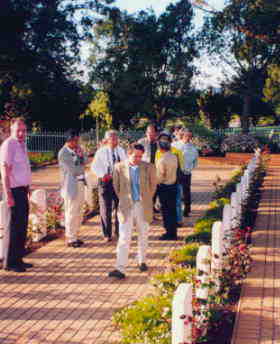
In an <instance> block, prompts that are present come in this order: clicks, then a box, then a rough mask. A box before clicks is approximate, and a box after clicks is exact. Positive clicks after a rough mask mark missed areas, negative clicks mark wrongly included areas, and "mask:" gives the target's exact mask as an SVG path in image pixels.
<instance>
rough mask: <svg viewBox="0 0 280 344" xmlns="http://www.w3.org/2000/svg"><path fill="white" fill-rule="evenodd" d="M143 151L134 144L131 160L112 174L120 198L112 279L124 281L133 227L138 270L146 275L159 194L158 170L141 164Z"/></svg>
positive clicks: (122, 164)
mask: <svg viewBox="0 0 280 344" xmlns="http://www.w3.org/2000/svg"><path fill="white" fill-rule="evenodd" d="M143 153H144V147H143V146H142V145H141V144H137V143H136V144H134V145H132V146H131V147H130V148H129V150H128V159H127V160H125V161H123V162H121V163H119V164H117V165H116V166H115V169H114V174H113V185H114V189H115V192H116V194H117V195H118V198H119V211H118V216H119V222H120V227H119V240H118V245H117V261H116V269H115V270H113V271H111V272H110V273H109V277H115V278H118V279H122V278H125V270H126V267H127V264H128V255H129V247H130V242H131V236H132V229H133V223H134V222H135V224H136V228H137V231H138V267H139V270H140V271H141V272H143V271H147V270H148V266H147V264H146V252H147V247H148V230H149V223H150V222H151V221H152V219H153V195H154V192H155V190H156V185H157V180H156V170H155V166H154V165H153V164H151V163H147V162H145V161H141V159H142V156H143Z"/></svg>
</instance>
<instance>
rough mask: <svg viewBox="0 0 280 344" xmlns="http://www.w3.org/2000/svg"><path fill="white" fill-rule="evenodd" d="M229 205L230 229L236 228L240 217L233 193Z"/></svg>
mask: <svg viewBox="0 0 280 344" xmlns="http://www.w3.org/2000/svg"><path fill="white" fill-rule="evenodd" d="M230 205H231V223H232V228H237V227H238V226H239V224H240V215H239V211H238V199H237V193H236V192H233V193H232V194H231V196H230Z"/></svg>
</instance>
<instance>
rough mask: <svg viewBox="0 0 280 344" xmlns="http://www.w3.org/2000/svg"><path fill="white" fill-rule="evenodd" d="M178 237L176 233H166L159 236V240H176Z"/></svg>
mask: <svg viewBox="0 0 280 344" xmlns="http://www.w3.org/2000/svg"><path fill="white" fill-rule="evenodd" d="M177 239H178V237H177V235H172V236H171V235H168V234H163V235H162V236H160V237H159V240H177Z"/></svg>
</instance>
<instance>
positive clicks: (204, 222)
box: [194, 217, 219, 233]
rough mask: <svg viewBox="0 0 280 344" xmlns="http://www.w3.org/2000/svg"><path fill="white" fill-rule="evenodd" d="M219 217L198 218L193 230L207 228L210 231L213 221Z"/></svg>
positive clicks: (197, 230) (198, 230)
mask: <svg viewBox="0 0 280 344" xmlns="http://www.w3.org/2000/svg"><path fill="white" fill-rule="evenodd" d="M218 220H219V218H215V217H202V218H201V219H198V220H197V221H196V223H195V225H194V232H195V233H197V232H201V231H202V230H209V231H211V228H212V226H213V223H214V222H215V221H218Z"/></svg>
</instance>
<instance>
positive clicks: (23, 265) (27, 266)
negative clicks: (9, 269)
mask: <svg viewBox="0 0 280 344" xmlns="http://www.w3.org/2000/svg"><path fill="white" fill-rule="evenodd" d="M20 266H22V267H23V268H25V269H30V268H33V264H31V263H25V262H21V264H20Z"/></svg>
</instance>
